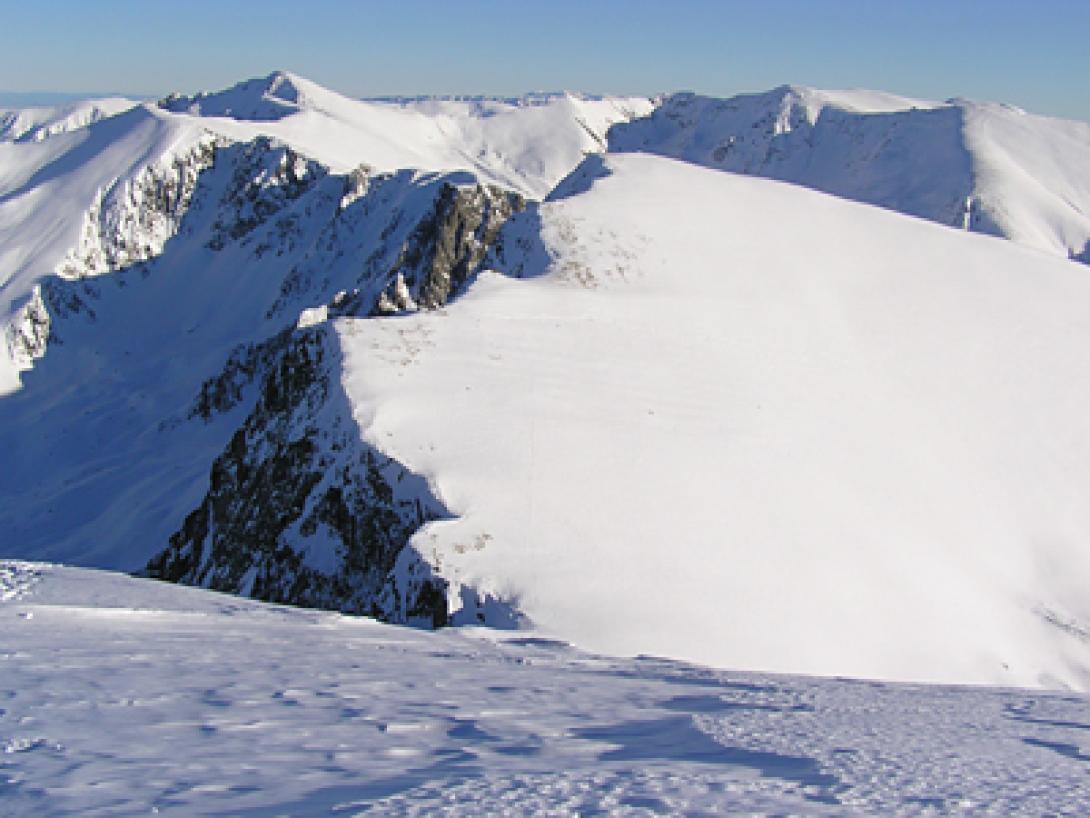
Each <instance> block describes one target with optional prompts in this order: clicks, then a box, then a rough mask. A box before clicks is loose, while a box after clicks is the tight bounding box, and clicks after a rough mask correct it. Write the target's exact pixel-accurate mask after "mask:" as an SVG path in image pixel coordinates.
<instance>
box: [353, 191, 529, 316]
mask: <svg viewBox="0 0 1090 818" xmlns="http://www.w3.org/2000/svg"><path fill="white" fill-rule="evenodd" d="M525 206H526V203H525V201H524V200H523V199H522V197H521V196H519V195H518V194H515V193H509V192H507V191H504V190H502V189H500V188H498V187H495V186H493V185H480V184H478V185H474V186H471V187H462V186H457V185H453V184H450V183H446V184H444V185H443V187H442V189H441V190H440V193H439V195H438V196H437V197H436V201H435V206H434V208H433V209H432V211H431V213H429V214H428V215H427V216H426V217H425V218H424V219H423V220H422V221H421V222H420V224H419V225H418V226H417V228H416V230H415V231H413V234H412V236H411V237H410V239H409V241H407V242H406V243H405V245H404V246H403V247H402V250H401V253H400V254H399V256H398V259H397V261H396V263H395V264H394V266H393V268H392V269H391V270H390V273H389V275H390V278H391V279H392V280H391V282H390V283H389V284H388V285H387V287H386V289H385V290H383V293H382V295H381V296H380V297H379V300H378V303H377V304H376V305H375V311H376V312H378V313H390V312H401V311H404V310H411V309H415V308H418V307H419V308H423V309H435V308H436V307H440V306H442V305H443V304H445V303H446V302H447V300H448V299H449V298H450V297H451V295H452V294H453V293H455V292H457V291H458V290H459V289H460V288H461V287H462V286H463V285H464V284H465V283H466V281H467V280H468V278H469V276H470V275H471V274H472V273H473V272H475V271H476V269H477V267H478V266H479V265H480V263H481V261H482V260H483V259H484V257H485V254H486V253H487V252H488V250H489V248H490V247H491V246H492V245H493V243H494V242H495V241H496V236H497V235H498V234H499V231H500V228H501V227H503V224H504V222H506V221H507V219H508V218H510V217H511V215H512V214H513V213H517V212H519V211H521V210H523V209H524V208H525Z"/></svg>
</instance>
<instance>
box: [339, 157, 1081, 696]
mask: <svg viewBox="0 0 1090 818" xmlns="http://www.w3.org/2000/svg"><path fill="white" fill-rule="evenodd" d="M499 246H502V247H503V248H504V250H505V252H504V254H503V256H502V257H501V258H499V259H498V260H497V261H496V265H497V267H498V268H500V269H502V270H504V271H505V272H507V273H508V274H510V275H514V276H524V277H526V280H513V279H512V278H505V277H503V276H500V275H497V274H492V273H488V274H482V275H481V277H480V278H479V279H478V280H477V282H476V283H475V285H474V286H473V287H472V288H471V289H470V292H469V293H468V294H467V295H466V296H465V297H463V298H461V299H459V300H458V301H456V302H455V303H453V304H452V305H450V306H449V307H448V308H447V309H446V310H443V311H440V312H438V313H427V314H423V313H422V314H417V315H412V316H406V317H399V318H392V319H379V320H359V319H352V318H346V319H340V320H338V321H337V323H336V326H337V330H338V332H339V334H340V337H341V340H342V344H343V346H344V348H345V356H346V358H345V360H346V376H345V378H346V380H345V383H346V389H347V391H348V394H349V397H350V399H351V400H352V401H353V402H354V403H355V404H356V406H357V410H356V416H357V419H358V420H359V423H360V426H361V428H363V429H364V430H365V436H366V439H367V440H368V441H369V442H370V443H371V444H372V445H375V446H376V447H378V448H379V449H380V450H381V451H383V452H385V453H386V454H388V455H390V456H392V457H394V458H395V459H397V460H398V461H400V462H401V463H404V464H405V465H406V466H407V467H408V468H409V469H410V470H412V471H413V472H416V473H418V474H422V475H425V476H427V477H428V479H429V480H430V481H431V483H432V485H433V491H434V493H435V494H436V496H437V497H438V498H439V499H440V500H441V502H442V503H443V505H444V506H445V507H446V508H447V509H449V510H450V512H451V513H452V514H453V515H454V516H455V518H456V519H453V520H441V521H436V522H433V523H430V524H428V525H427V526H425V527H424V528H423V529H422V530H421V531H420V532H418V534H417V535H416V536H415V538H414V540H413V542H414V544H415V545H416V548H417V550H418V551H420V552H421V553H422V554H424V555H425V557H426V558H428V559H429V560H431V561H432V563H433V564H434V565H435V566H436V568H437V570H438V571H439V573H441V574H442V575H443V576H445V577H447V578H449V579H451V580H452V582H453V586H452V596H453V597H454V598H453V599H452V605H453V607H454V608H455V609H456V608H457V607H458V606H459V602H460V601H459V600H458V599H457V590H456V589H457V584H458V582H465V583H466V584H468V585H470V586H472V587H474V588H476V589H478V590H479V591H481V592H484V593H491V594H493V595H494V596H495V597H497V598H499V599H506V600H512V601H514V603H515V604H516V606H517V608H518V609H519V610H521V611H522V612H523V613H524V614H525V615H526V616H528V617H529V619H530V621H531V622H532V623H533V624H534V625H535V626H536V627H537V628H539V629H540V630H541V631H542V632H544V633H547V634H550V635H555V636H558V637H559V638H563V639H566V640H571V641H574V642H575V643H577V644H579V645H581V646H586V647H589V648H591V649H594V650H603V651H608V652H613V653H628V654H635V653H642V652H653V653H658V654H663V655H670V656H675V657H681V658H686V659H690V660H695V661H700V662H704V663H709V664H715V665H718V666H727V667H738V668H747V669H762V670H777V671H786V672H805V673H818V674H849V675H854V676H865V677H879V678H890V679H903V680H926V681H960V682H982V683H1004V684H1028V685H1039V684H1040V685H1050V686H1054V685H1070V686H1074V687H1078V688H1083V689H1085V688H1086V687H1087V686H1088V685H1090V674H1088V671H1090V637H1088V633H1090V606H1088V605H1087V601H1086V597H1085V593H1084V589H1085V588H1086V587H1087V583H1088V582H1090V552H1088V551H1087V549H1086V546H1085V542H1086V538H1087V535H1088V533H1090V511H1088V509H1087V505H1086V503H1085V497H1086V495H1087V492H1088V491H1090V469H1088V468H1087V465H1086V464H1087V463H1090V428H1088V421H1087V416H1086V412H1085V402H1086V398H1087V394H1086V390H1085V388H1084V384H1086V383H1090V352H1088V350H1090V319H1088V318H1087V313H1086V310H1085V308H1084V305H1085V304H1086V303H1087V302H1088V299H1090V279H1087V277H1086V275H1085V270H1084V269H1083V268H1082V267H1081V266H1079V265H1074V264H1070V263H1069V262H1066V261H1063V260H1059V259H1052V258H1050V257H1048V256H1046V255H1042V254H1040V253H1037V252H1035V251H1032V250H1027V249H1025V248H1021V247H1018V246H1017V245H1014V244H1010V243H1007V242H996V241H994V240H991V239H988V238H986V237H980V236H974V235H971V234H964V233H960V232H955V231H951V230H946V229H943V228H941V227H939V226H937V225H932V224H929V223H927V222H923V221H920V220H915V219H911V218H907V217H905V216H902V215H900V214H896V213H891V212H889V211H885V210H881V209H877V208H872V207H867V206H864V205H859V204H855V203H851V202H846V201H844V200H842V199H838V198H835V197H832V196H827V195H824V194H820V193H817V192H814V191H809V190H805V189H803V188H799V187H796V186H791V185H784V184H779V183H775V182H770V181H768V180H763V179H754V178H750V177H745V176H736V175H731V174H720V173H715V172H712V171H709V170H707V169H704V168H699V167H696V166H693V165H691V164H686V163H681V162H676V161H673V160H668V159H662V158H657V157H650V156H644V155H623V156H622V155H618V156H610V157H608V160H607V161H604V160H602V159H600V158H591V159H588V160H587V161H586V163H585V164H584V166H583V167H582V168H581V169H580V171H579V172H577V173H576V174H574V175H573V177H572V178H571V179H569V180H568V181H567V182H565V183H564V184H562V185H561V186H560V188H558V191H557V193H556V194H555V195H554V196H553V197H552V199H551V201H549V202H547V203H545V204H544V205H542V206H541V207H540V208H535V209H531V210H529V211H527V212H526V213H525V214H523V215H522V216H519V217H516V219H515V220H513V221H512V222H510V223H509V225H508V228H505V234H504V236H503V239H502V241H501V243H500V245H499ZM440 418H441V419H440ZM476 614H477V611H476V610H474V609H472V608H470V609H468V610H464V611H462V612H461V614H457V615H456V617H455V621H459V617H460V618H461V619H462V620H466V619H468V620H470V621H472V620H473V619H474V617H475V616H476Z"/></svg>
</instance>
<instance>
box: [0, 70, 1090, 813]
mask: <svg viewBox="0 0 1090 818" xmlns="http://www.w3.org/2000/svg"><path fill="white" fill-rule="evenodd" d="M724 171H726V172H724ZM1087 214H1090V126H1088V125H1086V124H1085V123H1074V122H1061V121H1059V120H1051V119H1046V118H1042V117H1034V116H1032V115H1030V114H1026V113H1025V112H1022V111H1019V110H1017V109H1013V108H1009V107H1007V106H1002V105H992V104H984V103H970V102H966V101H960V100H956V101H950V102H947V103H930V102H926V101H920V100H907V99H903V98H899V97H894V96H892V95H888V94H881V93H877V92H858V91H851V92H823V91H815V90H812V89H804V88H780V89H776V90H774V91H771V92H768V93H765V94H756V95H742V96H740V97H736V98H733V99H730V100H709V99H706V98H701V97H696V96H694V95H691V94H679V95H672V96H670V97H666V98H663V99H660V100H654V101H652V100H648V99H640V98H631V99H629V98H599V97H587V96H581V95H576V94H553V95H534V96H528V97H525V98H520V99H515V100H489V99H472V98H470V99H402V100H363V101H360V100H350V99H347V98H345V97H343V96H341V95H339V94H336V93H334V92H331V91H328V90H327V89H324V88H321V87H320V86H318V85H316V84H314V83H311V82H309V81H307V80H305V79H303V78H301V77H297V76H294V75H292V74H287V73H284V72H276V73H274V74H271V75H269V76H268V77H263V78H259V79H255V80H250V81H246V82H243V83H240V84H239V85H237V86H234V87H232V88H229V89H227V90H224V91H220V92H215V93H211V94H198V95H195V96H172V97H170V98H168V99H166V100H163V101H162V103H161V104H159V105H147V104H135V103H132V102H129V101H126V100H100V101H91V102H87V103H79V104H77V105H73V106H65V107H62V108H56V109H34V110H30V109H28V110H24V111H19V112H10V113H8V112H4V113H0V333H2V335H0V453H2V455H0V558H3V559H4V560H7V561H4V562H0V750H2V752H0V813H3V814H4V815H5V816H6V815H15V816H41V815H81V816H82V815H103V816H105V815H130V814H149V813H160V814H176V815H186V816H188V815H198V814H199V815H232V816H235V815H243V816H246V815H253V816H258V815H261V816H264V815H284V814H288V815H298V814H302V815H326V814H344V815H352V814H358V813H362V812H367V813H369V814H370V813H375V814H410V815H411V814H419V815H432V814H461V815H480V814H496V813H500V814H526V813H540V814H593V813H596V812H600V813H605V814H618V815H628V814H631V815H647V814H753V813H757V814H807V815H853V814H858V815H920V814H964V815H1008V814H1034V815H1037V814H1054V815H1061V814H1063V815H1084V814H1087V812H1088V807H1090V804H1088V802H1090V787H1088V786H1087V779H1086V772H1087V766H1086V765H1087V762H1088V761H1090V745H1088V744H1087V741H1088V739H1087V736H1088V735H1090V734H1088V733H1087V730H1090V712H1088V700H1087V699H1086V698H1085V693H1086V692H1088V691H1090V597H1088V596H1087V593H1086V589H1087V588H1088V587H1090V548H1088V547H1087V543H1088V542H1090V504H1088V503H1087V500H1086V498H1087V497H1090V414H1088V413H1087V409H1086V407H1087V405H1088V403H1090V386H1088V385H1090V311H1088V309H1087V305H1088V304H1090V272H1088V269H1087V266H1086V264H1085V263H1079V262H1090V255H1088V254H1090V249H1088V248H1090V217H1088V216H1087ZM1000 237H1002V238H1006V239H1011V240H1010V241H1004V240H1001V238H1000ZM10 560H33V562H24V561H10ZM61 563H67V564H73V565H79V566H83V567H82V568H76V567H59V565H58V564H61ZM88 568H98V569H111V570H115V571H119V572H135V573H142V574H143V576H157V577H161V578H167V579H170V580H171V581H173V582H179V583H187V584H193V585H199V586H202V589H199V590H198V589H193V588H184V587H176V586H172V585H168V584H161V583H155V582H151V581H149V580H147V579H136V578H134V577H132V576H129V575H128V573H107V572H105V571H92V570H86V569H88ZM208 589H216V590H221V591H231V592H232V593H234V594H237V595H238V596H229V595H226V594H219V593H213V592H212V591H210V590H208ZM247 596H253V597H257V598H261V599H266V600H274V601H281V602H291V603H295V604H301V605H304V606H315V607H320V608H330V609H332V610H330V611H319V610H315V609H311V608H289V607H280V606H273V605H263V604H260V603H257V602H255V601H253V600H251V599H245V598H244V597H247ZM333 610H337V611H343V612H349V613H364V614H367V615H369V616H373V617H375V618H376V619H383V620H384V621H390V622H399V623H410V624H426V625H435V626H439V625H445V624H450V625H454V626H457V627H453V628H448V629H446V630H443V631H441V632H435V633H431V632H425V631H423V630H415V629H412V628H396V627H393V626H390V625H385V624H379V623H378V622H377V621H376V619H367V618H362V617H351V616H346V615H342V614H339V613H335V612H333ZM713 668H718V669H713ZM771 674H795V675H790V676H788V675H771ZM797 674H810V675H811V676H812V677H811V678H807V677H804V676H799V675H797ZM817 677H824V678H817ZM843 677H852V678H853V679H855V680H854V681H850V680H848V679H845V678H843ZM921 683H929V684H928V685H923V684H921ZM954 684H958V685H977V686H976V687H953V686H942V685H954ZM1015 688H1019V689H1015ZM1049 689H1051V690H1049Z"/></svg>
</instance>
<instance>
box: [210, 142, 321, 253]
mask: <svg viewBox="0 0 1090 818" xmlns="http://www.w3.org/2000/svg"><path fill="white" fill-rule="evenodd" d="M234 150H238V151H240V155H239V156H238V157H237V159H236V161H235V163H234V174H233V175H232V177H231V180H230V182H229V183H228V186H227V189H226V191H225V192H224V196H223V199H222V206H223V212H224V215H223V216H222V217H221V218H220V219H219V220H218V221H217V222H216V224H215V225H214V226H213V228H212V238H211V239H210V240H209V242H208V247H209V248H211V249H212V250H222V249H223V247H224V245H225V244H227V242H229V241H235V240H238V239H241V238H242V237H243V236H245V235H246V234H248V233H250V232H251V231H252V230H253V229H254V228H256V227H257V226H259V225H261V224H264V223H265V222H266V221H268V220H269V219H270V218H272V217H273V216H275V215H276V214H277V213H279V212H280V211H281V210H283V209H284V207H285V206H286V205H287V204H288V203H290V202H292V201H294V200H295V199H298V198H299V197H300V196H302V195H303V194H304V193H306V192H307V191H308V190H310V189H311V187H312V186H313V185H314V183H315V182H317V181H318V180H319V179H321V178H322V177H323V176H325V175H326V169H325V167H324V166H322V165H319V164H318V163H317V162H314V161H312V160H309V159H306V158H304V157H302V156H300V155H299V154H298V153H296V152H295V151H294V150H292V149H291V148H288V147H285V146H275V145H274V144H273V143H272V140H270V139H268V138H267V137H258V138H257V139H255V140H254V141H253V142H250V143H248V144H246V145H245V146H242V147H241V148H240V147H236V148H234Z"/></svg>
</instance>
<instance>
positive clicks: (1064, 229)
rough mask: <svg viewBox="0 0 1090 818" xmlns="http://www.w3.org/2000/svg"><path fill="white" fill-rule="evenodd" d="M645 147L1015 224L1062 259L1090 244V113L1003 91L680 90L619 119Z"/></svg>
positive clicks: (954, 218) (892, 204)
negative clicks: (1015, 98) (1047, 109)
mask: <svg viewBox="0 0 1090 818" xmlns="http://www.w3.org/2000/svg"><path fill="white" fill-rule="evenodd" d="M609 144H610V149H611V150H614V151H619V152H624V151H646V152H649V153H655V154H660V155H664V156H672V157H675V158H680V159H685V160H687V161H690V162H696V163H698V164H702V165H705V166H707V167H714V168H718V169H720V170H726V171H732V172H736V173H746V174H752V175H757V176H766V177H769V178H772V179H780V180H783V181H788V182H794V183H796V184H802V185H806V186H807V187H813V188H816V189H818V190H823V191H826V192H828V193H833V194H835V195H837V196H843V197H845V198H848V199H854V200H856V201H861V202H867V203H869V204H877V205H880V206H882V207H887V208H890V209H893V210H899V211H901V212H902V213H908V214H910V215H913V216H919V217H921V218H925V219H930V220H932V221H937V222H939V223H941V224H947V225H952V226H956V227H964V228H966V229H970V230H974V231H977V232H983V233H989V234H993V235H1000V236H1005V237H1007V238H1010V239H1014V240H1015V241H1017V242H1019V243H1022V244H1026V245H1028V246H1031V247H1035V248H1037V249H1040V250H1043V251H1045V252H1048V253H1052V254H1054V255H1059V256H1063V257H1078V258H1080V260H1085V257H1086V253H1087V250H1088V248H1090V124H1087V123H1084V122H1073V121H1066V120H1061V119H1052V118H1049V117H1041V116H1034V115H1031V114H1027V113H1026V112H1025V111H1022V110H1020V109H1017V108H1013V107H1011V106H1008V105H1000V104H995V103H977V102H972V101H969V100H962V99H957V100H950V101H948V102H945V103H941V104H940V103H934V102H927V101H923V100H916V99H908V98H903V97H897V96H894V95H891V94H882V93H878V92H873V91H819V90H815V89H812V88H804V87H789V86H784V87H781V88H777V89H774V90H772V91H768V92H765V93H760V94H743V95H739V96H736V97H731V98H729V99H715V98H709V97H701V96H697V95H694V94H675V95H672V96H670V97H667V98H666V99H665V101H664V102H663V103H662V105H661V106H659V107H658V108H657V109H656V110H655V111H654V113H653V114H652V115H651V116H650V117H646V118H643V119H640V120H637V121H635V122H632V123H628V124H621V125H618V126H617V127H615V128H613V129H612V130H611V131H610V134H609Z"/></svg>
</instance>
